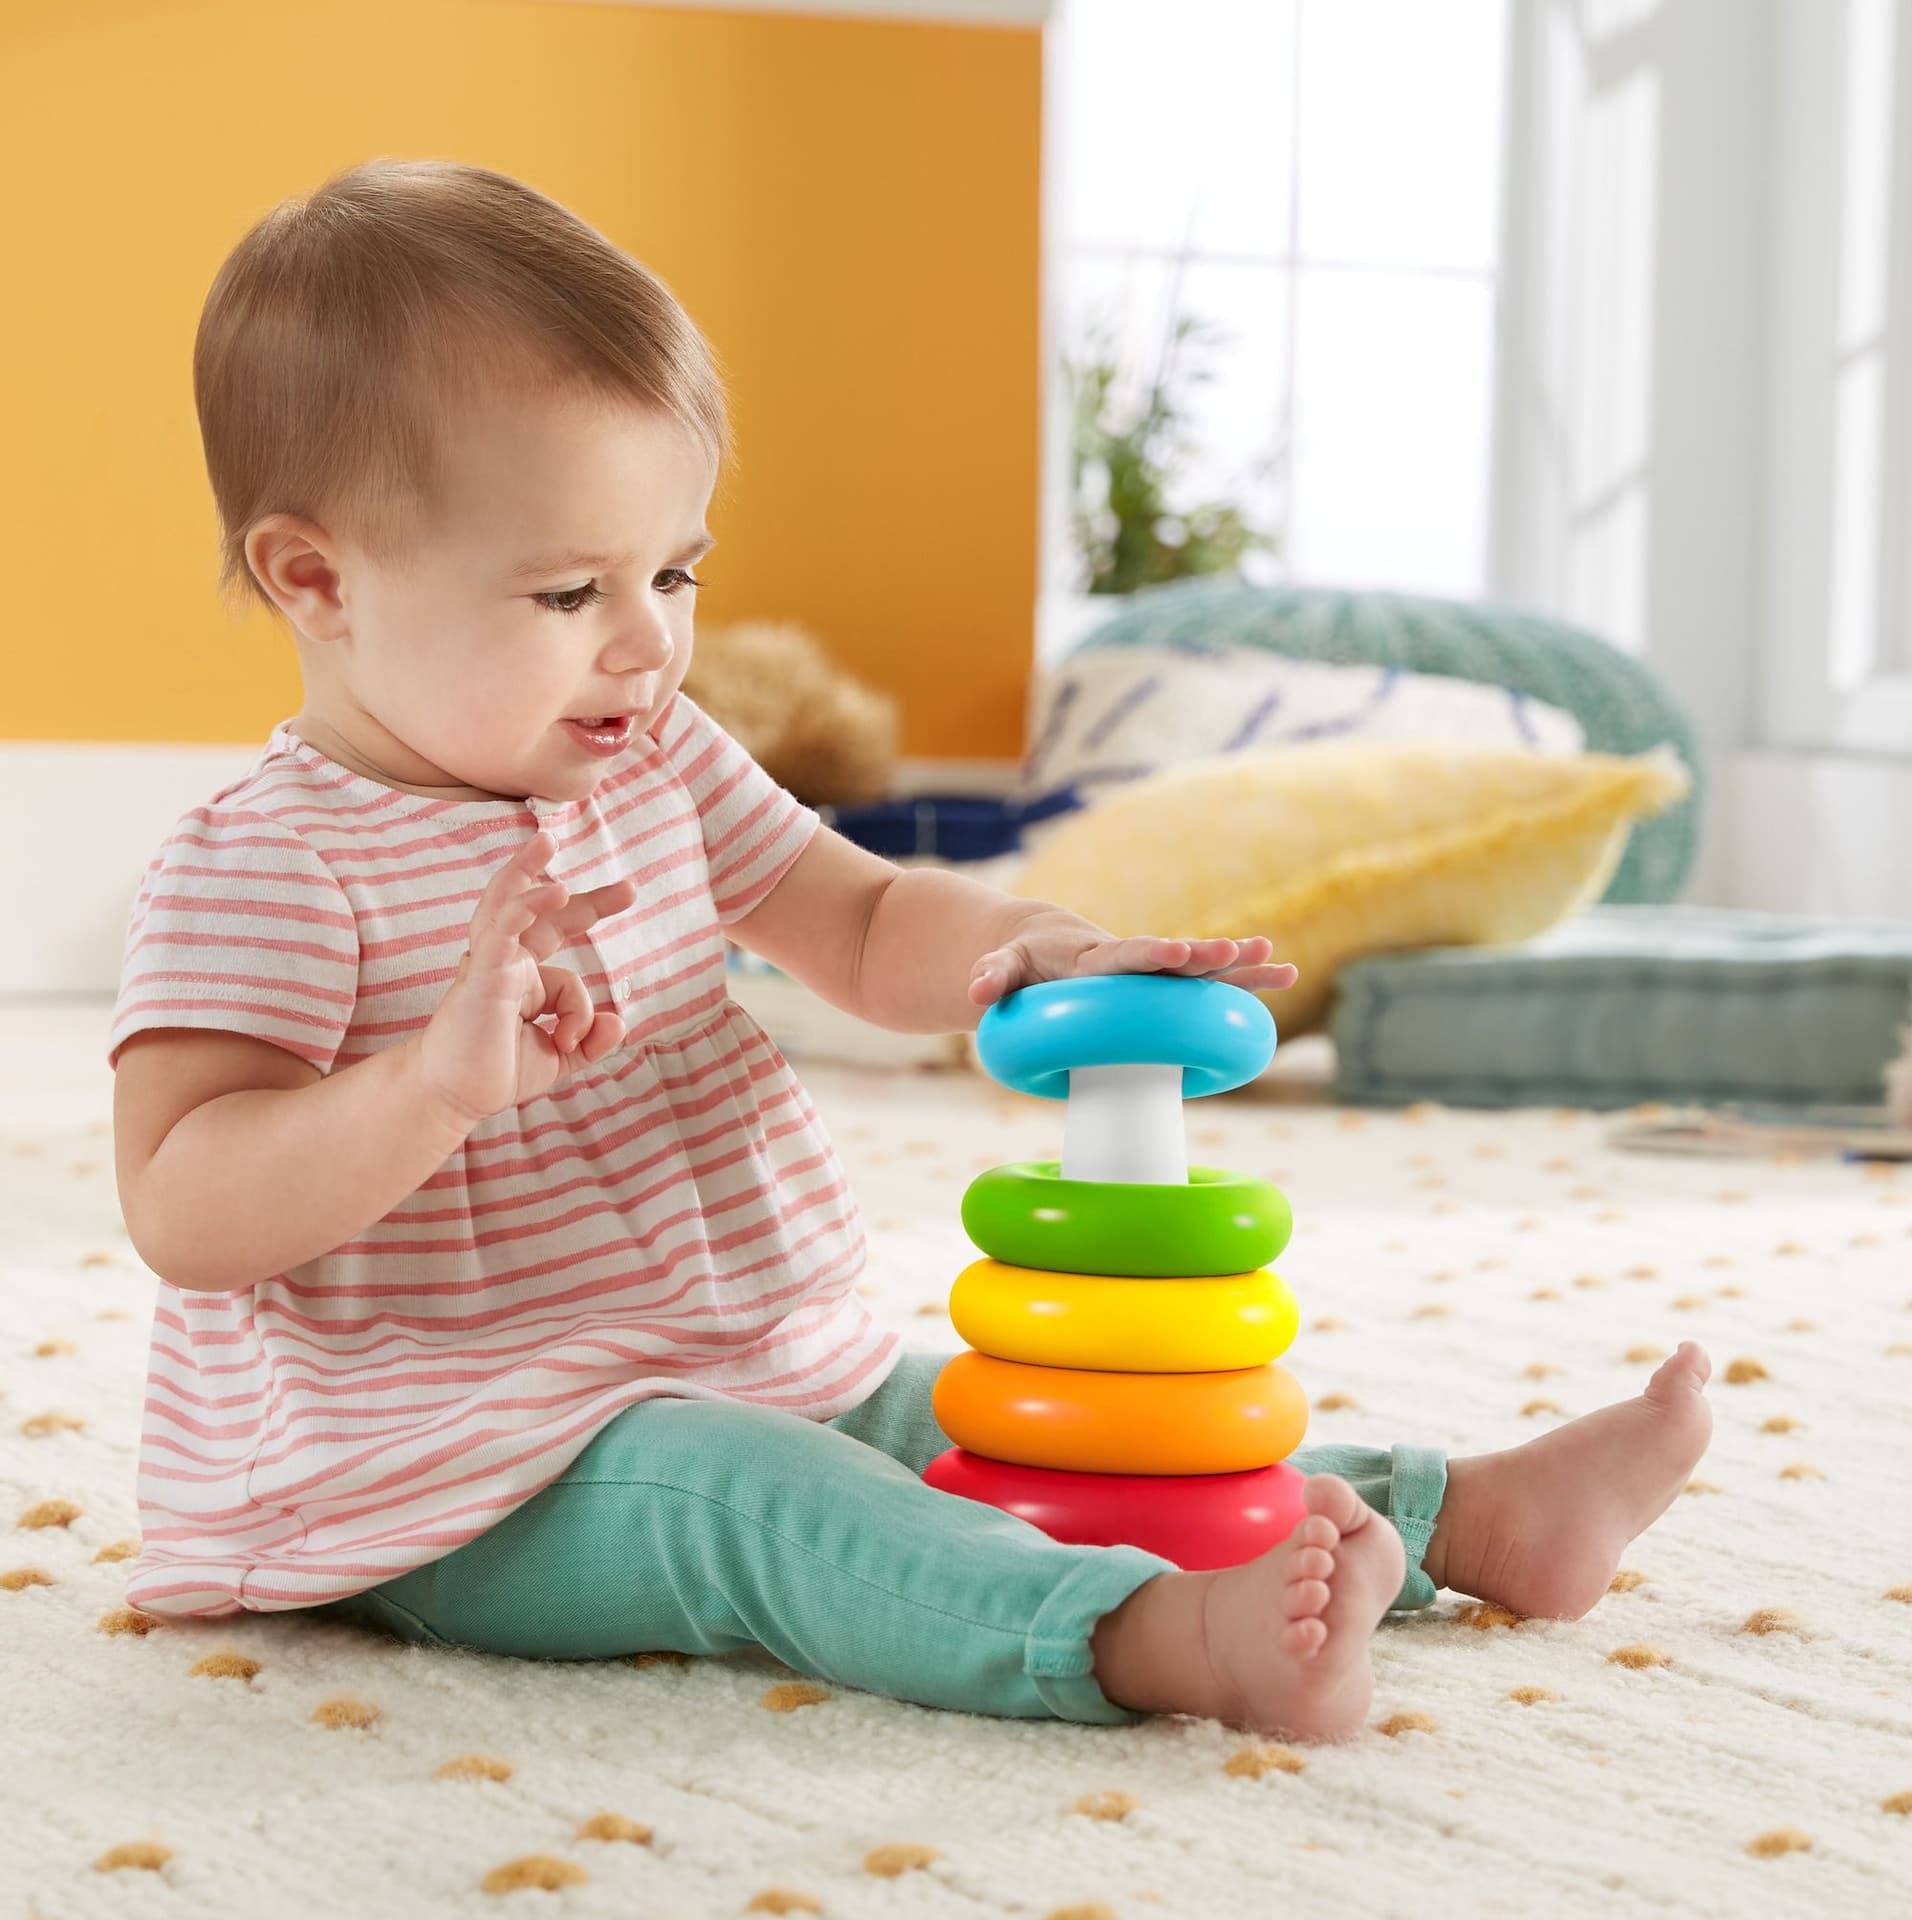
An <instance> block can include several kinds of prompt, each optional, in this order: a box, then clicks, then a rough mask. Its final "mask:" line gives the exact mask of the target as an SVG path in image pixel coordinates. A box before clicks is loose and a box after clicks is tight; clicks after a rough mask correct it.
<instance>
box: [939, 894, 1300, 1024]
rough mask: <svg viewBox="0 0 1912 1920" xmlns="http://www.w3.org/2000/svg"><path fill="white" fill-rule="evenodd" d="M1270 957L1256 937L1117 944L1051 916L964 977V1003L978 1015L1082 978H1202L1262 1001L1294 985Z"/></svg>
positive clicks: (1084, 925) (1152, 938)
mask: <svg viewBox="0 0 1912 1920" xmlns="http://www.w3.org/2000/svg"><path fill="white" fill-rule="evenodd" d="M1274 950H1275V948H1274V942H1273V941H1272V940H1270V939H1268V937H1267V936H1266V935H1265V934H1259V933H1258V934H1254V935H1252V936H1250V937H1249V938H1248V939H1246V940H1224V939H1220V938H1217V939H1212V940H1171V939H1167V938H1164V937H1162V936H1160V935H1157V934H1152V933H1144V934H1136V935H1133V936H1132V937H1130V938H1128V939H1123V938H1122V937H1120V936H1119V935H1117V934H1113V933H1110V932H1109V931H1108V930H1107V928H1105V927H1098V926H1097V925H1096V924H1095V923H1094V922H1093V921H1091V920H1084V919H1082V918H1081V917H1080V916H1079V915H1076V914H1073V913H1066V912H1064V911H1063V910H1062V909H1060V908H1057V909H1055V910H1054V911H1053V912H1051V913H1046V914H1037V915H1035V916H1033V917H1031V918H1030V919H1028V920H1026V921H1024V922H1023V924H1022V926H1021V927H1019V928H1018V929H1017V932H1016V937H1015V939H1013V940H1011V941H1010V942H1009V944H1008V945H1007V946H1002V947H996V948H993V949H992V950H991V951H990V952H988V953H985V954H983V955H982V956H981V957H980V958H979V959H978V960H977V962H976V964H975V965H974V966H973V967H972V968H971V969H970V973H969V997H970V999H972V1000H974V1001H975V1002H976V1003H977V1004H978V1005H979V1006H985V1007H986V1006H988V1005H989V1004H990V1003H991V1002H992V1001H996V1000H1000V999H1001V998H1002V996H1003V995H1004V994H1006V993H1013V992H1014V991H1015V990H1016V989H1017V988H1018V987H1028V986H1033V985H1034V984H1035V983H1036V982H1037V981H1038V980H1071V979H1074V978H1076V977H1077V976H1078V975H1080V974H1090V973H1182V974H1190V975H1195V974H1210V975H1213V976H1214V977H1215V978H1217V979H1220V980H1225V981H1227V982H1228V984H1229V985H1230V986H1233V987H1246V988H1248V989H1249V991H1250V992H1253V993H1267V992H1271V991H1275V990H1278V989H1280V988H1282V987H1292V986H1293V985H1294V983H1295V981H1296V980H1297V979H1298V978H1299V977H1300V976H1299V974H1298V973H1297V971H1296V969H1295V968H1293V967H1291V966H1288V965H1287V964H1285V963H1283V964H1281V965H1278V966H1270V965H1268V964H1266V963H1267V960H1268V956H1269V955H1270V954H1271V953H1272V952H1274Z"/></svg>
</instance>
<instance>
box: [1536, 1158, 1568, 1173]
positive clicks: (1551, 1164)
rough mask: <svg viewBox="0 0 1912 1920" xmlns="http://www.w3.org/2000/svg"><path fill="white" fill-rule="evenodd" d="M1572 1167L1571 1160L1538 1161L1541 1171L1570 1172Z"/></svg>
mask: <svg viewBox="0 0 1912 1920" xmlns="http://www.w3.org/2000/svg"><path fill="white" fill-rule="evenodd" d="M1573 1168H1574V1163H1573V1162H1572V1161H1571V1160H1560V1159H1554V1160H1543V1161H1542V1162H1541V1163H1540V1171H1541V1172H1542V1173H1571V1172H1572V1171H1573Z"/></svg>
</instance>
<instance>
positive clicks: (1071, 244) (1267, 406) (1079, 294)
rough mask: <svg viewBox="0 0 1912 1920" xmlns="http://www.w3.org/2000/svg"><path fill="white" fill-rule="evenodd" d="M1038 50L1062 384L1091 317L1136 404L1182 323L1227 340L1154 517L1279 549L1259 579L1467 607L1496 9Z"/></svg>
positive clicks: (1486, 342) (1118, 9) (1218, 14)
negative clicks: (1193, 511)
mask: <svg viewBox="0 0 1912 1920" xmlns="http://www.w3.org/2000/svg"><path fill="white" fill-rule="evenodd" d="M1053 31H1054V32H1055V34H1056V36H1057V48H1058V53H1057V58H1056V61H1055V63H1054V65H1053V67H1052V70H1051V95H1052V99H1051V106H1052V112H1053V114H1054V118H1055V123H1056V131H1055V133H1054V135H1053V136H1052V144H1051V147H1050V156H1049V157H1050V167H1051V173H1052V175H1053V176H1054V177H1053V178H1052V183H1051V188H1050V224H1051V227H1052V230H1053V231H1054V233H1055V239H1054V242H1053V249H1052V253H1051V259H1050V263H1049V267H1050V273H1051V275H1052V296H1051V297H1052V312H1053V314H1054V321H1053V326H1054V329H1055V330H1056V333H1057V334H1058V336H1059V337H1057V338H1055V339H1054V341H1053V343H1052V345H1053V349H1054V353H1055V355H1056V356H1057V358H1056V359H1055V360H1052V367H1053V368H1054V370H1055V378H1056V381H1057V384H1058V385H1060V384H1061V382H1060V369H1059V356H1060V355H1061V354H1062V353H1065V352H1066V353H1068V354H1069V355H1071V356H1072V357H1074V356H1076V355H1078V354H1079V353H1080V352H1081V351H1082V348H1083V345H1084V342H1085V341H1086V339H1087V338H1088V330H1089V328H1090V326H1091V324H1092V323H1093V322H1094V321H1095V320H1096V318H1097V317H1098V316H1106V317H1107V318H1108V319H1109V320H1110V321H1111V322H1112V323H1113V325H1114V327H1115V343H1116V353H1115V355H1114V357H1115V359H1116V362H1117V365H1118V366H1119V368H1120V369H1121V373H1120V376H1119V378H1118V381H1117V387H1116V391H1117V394H1118V396H1119V397H1120V398H1121V399H1122V400H1123V401H1126V402H1127V403H1129V404H1133V403H1134V402H1135V401H1137V400H1138V399H1139V398H1140V397H1141V396H1142V395H1144V394H1145V393H1146V392H1147V390H1148V387H1149V384H1150V382H1151V381H1152V379H1153V378H1154V377H1155V373H1156V370H1157V368H1158V366H1159V364H1160V361H1161V358H1162V353H1163V348H1164V345H1165V343H1166V342H1167V340H1168V337H1169V332H1170V329H1171V327H1172V325H1173V323H1174V320H1175V317H1176V316H1177V315H1178V314H1192V315H1194V316H1197V317H1198V318H1200V319H1201V320H1204V321H1207V322H1209V323H1210V324H1211V326H1215V327H1218V328H1219V329H1220V330H1221V332H1222V337H1221V338H1220V340H1219V341H1218V342H1217V343H1216V344H1215V345H1214V347H1213V348H1212V349H1211V350H1210V352H1209V354H1208V357H1207V360H1206V365H1207V367H1208V369H1209V371H1210V374H1211V377H1210V378H1209V379H1208V380H1207V382H1206V383H1205V384H1201V385H1193V386H1189V385H1184V387H1183V392H1184V394H1185V397H1186V401H1187V404H1188V407H1189V410H1190V414H1191V416H1192V420H1191V427H1192V437H1193V439H1194V441H1195V442H1196V446H1197V451H1196V453H1195V454H1194V456H1193V457H1192V458H1191V459H1190V461H1189V463H1188V466H1187V469H1186V476H1185V479H1184V480H1182V481H1181V482H1180V483H1178V496H1182V495H1185V496H1186V497H1178V496H1172V497H1171V501H1170V504H1171V505H1172V506H1181V507H1187V506H1192V505H1195V504H1197V503H1198V502H1200V501H1203V500H1208V499H1217V498H1219V499H1225V500H1228V501H1231V502H1233V503H1234V504H1236V505H1238V506H1240V507H1241V508H1242V509H1243V510H1244V512H1245V513H1246V514H1247V517H1248V518H1249V519H1250V521H1251V522H1252V523H1253V524H1255V525H1257V526H1260V527H1264V528H1266V529H1268V530H1269V531H1271V532H1272V533H1273V534H1274V535H1275V537H1276V539H1277V540H1278V542H1279V552H1278V553H1276V554H1275V555H1272V556H1263V555H1251V556H1250V557H1249V559H1248V560H1247V561H1246V562H1245V570H1246V571H1247V572H1249V574H1250V575H1251V577H1260V578H1264V579H1266V578H1276V579H1292V580H1298V581H1314V582H1320V583H1323V584H1332V585H1338V586H1376V587H1394V588H1399V589H1401V590H1404V591H1416V590H1419V591H1427V592H1434V593H1450V594H1456V595H1465V594H1472V593H1479V592H1481V591H1482V590H1483V589H1484V586H1485V583H1486V565H1487V544H1488V528H1489V517H1490V504H1491V503H1490V487H1491V464H1490V462H1491V446H1492V431H1491V428H1492V409H1493V390H1494V381H1493V354H1494V314H1495V299H1496V274H1497V267H1498V236H1499V213H1500V168H1501V158H1500V157H1501V151H1502V144H1503V143H1502V95H1503V87H1504V73H1505V65H1506V61H1505V47H1504V43H1505V39H1506V32H1507V5H1506V0H1441V3H1440V4H1439V5H1437V6H1436V5H1429V4H1428V0H1175V4H1173V5H1171V4H1168V0H1073V4H1068V5H1063V6H1059V7H1058V10H1057V15H1056V18H1055V21H1054V25H1053ZM1050 422H1051V425H1050V429H1049V430H1050V432H1051V434H1052V436H1053V435H1055V434H1057V433H1058V432H1060V433H1061V434H1062V435H1063V436H1064V437H1065V444H1064V445H1062V446H1061V447H1059V448H1053V449H1052V456H1053V457H1052V459H1051V462H1050V471H1051V473H1052V475H1058V476H1059V478H1055V479H1052V481H1051V490H1052V494H1053V493H1054V492H1055V491H1057V490H1058V489H1059V490H1060V491H1061V492H1062V493H1063V494H1065V495H1066V491H1067V487H1068V467H1069V461H1068V448H1067V445H1066V435H1067V432H1068V424H1069V423H1068V416H1067V409H1066V405H1064V406H1063V407H1061V408H1054V409H1052V410H1051V413H1050ZM1067 506H1068V503H1067V501H1066V499H1065V500H1064V501H1063V504H1062V507H1061V510H1060V511H1059V512H1052V514H1051V516H1050V528H1051V531H1050V534H1049V535H1048V537H1047V544H1048V545H1049V546H1050V547H1051V549H1052V551H1051V552H1050V553H1049V554H1047V555H1046V556H1045V557H1046V560H1047V562H1048V565H1047V567H1046V574H1047V578H1048V580H1049V581H1050V582H1051V583H1052V584H1053V585H1055V586H1060V587H1062V588H1063V589H1064V590H1065V591H1072V590H1077V589H1078V588H1079V586H1080V584H1081V567H1080V563H1079V560H1078V558H1077V555H1076V552H1075V548H1074V543H1073V541H1072V540H1070V538H1069V534H1068V524H1067ZM1058 549H1059V550H1058Z"/></svg>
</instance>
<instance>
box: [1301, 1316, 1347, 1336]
mask: <svg viewBox="0 0 1912 1920" xmlns="http://www.w3.org/2000/svg"><path fill="white" fill-rule="evenodd" d="M1347 1324H1348V1323H1347V1322H1346V1321H1345V1320H1337V1319H1336V1318H1335V1317H1334V1315H1333V1314H1331V1313H1324V1314H1323V1315H1322V1316H1321V1318H1320V1319H1319V1320H1317V1321H1316V1322H1315V1323H1314V1325H1313V1326H1312V1327H1310V1328H1309V1332H1310V1333H1339V1332H1340V1331H1341V1329H1342V1328H1343V1327H1345V1326H1346V1325H1347Z"/></svg>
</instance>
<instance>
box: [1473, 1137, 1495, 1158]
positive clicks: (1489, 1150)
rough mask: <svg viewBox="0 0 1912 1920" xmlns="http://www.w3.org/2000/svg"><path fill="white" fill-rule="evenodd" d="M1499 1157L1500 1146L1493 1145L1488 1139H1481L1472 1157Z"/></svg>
mask: <svg viewBox="0 0 1912 1920" xmlns="http://www.w3.org/2000/svg"><path fill="white" fill-rule="evenodd" d="M1500 1157H1501V1150H1500V1148H1498V1147H1497V1146H1494V1145H1493V1144H1492V1143H1491V1142H1490V1141H1486V1140H1483V1141H1482V1142H1481V1143H1480V1145H1479V1146H1477V1147H1476V1148H1475V1149H1474V1158H1475V1159H1476V1160H1498V1159H1499V1158H1500Z"/></svg>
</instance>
